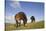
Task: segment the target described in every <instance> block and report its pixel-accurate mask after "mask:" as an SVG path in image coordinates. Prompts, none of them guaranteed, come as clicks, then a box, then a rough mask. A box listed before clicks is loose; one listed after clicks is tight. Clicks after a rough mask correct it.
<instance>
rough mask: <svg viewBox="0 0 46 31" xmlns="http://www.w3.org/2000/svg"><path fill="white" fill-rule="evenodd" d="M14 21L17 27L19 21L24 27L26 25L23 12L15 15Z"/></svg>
mask: <svg viewBox="0 0 46 31" xmlns="http://www.w3.org/2000/svg"><path fill="white" fill-rule="evenodd" d="M15 20H16V24H17V27H18V26H20V24H21V20H22V21H23V24H24V26H25V24H26V23H27V17H26V15H25V13H24V12H19V13H17V14H16V15H15Z"/></svg>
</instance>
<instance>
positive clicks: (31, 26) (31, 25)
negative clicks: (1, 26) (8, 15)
mask: <svg viewBox="0 0 46 31" xmlns="http://www.w3.org/2000/svg"><path fill="white" fill-rule="evenodd" d="M40 28H44V21H40V22H33V23H27V24H26V25H25V27H24V25H23V24H21V26H20V27H18V28H16V24H5V31H10V30H19V29H40Z"/></svg>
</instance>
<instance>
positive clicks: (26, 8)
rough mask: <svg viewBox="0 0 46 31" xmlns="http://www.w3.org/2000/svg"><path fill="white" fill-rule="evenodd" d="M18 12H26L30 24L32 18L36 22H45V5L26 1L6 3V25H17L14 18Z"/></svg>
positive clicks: (7, 1)
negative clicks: (32, 17)
mask: <svg viewBox="0 0 46 31" xmlns="http://www.w3.org/2000/svg"><path fill="white" fill-rule="evenodd" d="M18 12H24V13H25V14H26V16H27V19H28V22H30V21H31V19H30V17H31V16H34V17H35V19H36V21H40V20H44V3H41V2H26V1H9V0H6V1H5V20H6V23H15V18H14V16H15V15H16V14H17V13H18Z"/></svg>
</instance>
